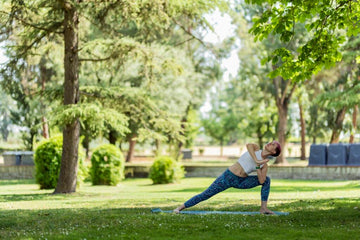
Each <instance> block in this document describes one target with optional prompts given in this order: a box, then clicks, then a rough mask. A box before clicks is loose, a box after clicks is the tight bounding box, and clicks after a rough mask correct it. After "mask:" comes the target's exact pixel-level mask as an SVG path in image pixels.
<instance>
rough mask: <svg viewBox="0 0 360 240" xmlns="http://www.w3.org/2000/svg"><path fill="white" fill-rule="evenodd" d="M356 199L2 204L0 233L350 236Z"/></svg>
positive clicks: (358, 213)
mask: <svg viewBox="0 0 360 240" xmlns="http://www.w3.org/2000/svg"><path fill="white" fill-rule="evenodd" d="M204 203H205V202H204ZM359 204H360V200H359V199H354V198H352V199H326V200H310V201H302V200H299V201H296V202H291V203H284V204H279V205H278V206H277V207H276V210H277V211H287V212H290V214H289V215H287V216H264V215H254V216H244V215H231V214H224V215H219V214H211V215H205V216H204V215H183V214H180V215H177V214H172V213H159V214H156V213H151V208H152V207H140V206H135V207H129V208H123V207H122V208H116V207H115V208H101V207H94V208H60V209H46V210H40V209H34V210H0V229H1V230H2V237H4V239H11V238H12V237H15V238H16V239H26V238H33V239H38V238H41V239H43V238H44V237H46V238H48V239H82V238H89V239H96V238H99V239H154V236H155V237H156V239H235V238H234V236H240V235H238V234H241V236H242V237H244V238H246V237H250V238H249V239H257V238H261V236H262V237H263V234H264V232H266V236H267V238H266V239H354V238H353V237H354V236H359V235H358V234H359V233H360V229H359V228H358V223H359V221H360V211H359V209H358V208H356V207H359ZM153 207H154V208H155V207H157V206H153ZM258 207H259V206H257V205H254V204H253V205H242V204H236V202H234V201H233V202H232V203H231V204H226V203H225V204H221V205H217V203H216V202H215V203H211V204H202V205H201V206H200V205H198V206H196V207H193V208H190V209H191V210H210V211H212V210H221V211H257V210H258ZM168 208H170V206H167V207H164V210H168ZM190 209H189V210H190ZM219 226H220V227H219ZM259 227H260V228H261V231H259ZM244 229H246V230H244ZM321 231H322V233H321ZM324 233H326V235H324ZM14 234H18V235H14ZM179 234H181V235H179ZM199 234H201V238H198V237H199V236H200V235H199ZM247 234H248V235H247ZM354 234H355V235H354ZM179 236H181V238H179Z"/></svg>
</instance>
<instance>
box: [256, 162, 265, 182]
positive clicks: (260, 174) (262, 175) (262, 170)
mask: <svg viewBox="0 0 360 240" xmlns="http://www.w3.org/2000/svg"><path fill="white" fill-rule="evenodd" d="M256 170H257V171H256V173H257V175H258V179H259V183H260V184H263V183H264V182H265V180H266V174H267V171H268V165H267V163H264V165H263V167H262V168H260V169H256Z"/></svg>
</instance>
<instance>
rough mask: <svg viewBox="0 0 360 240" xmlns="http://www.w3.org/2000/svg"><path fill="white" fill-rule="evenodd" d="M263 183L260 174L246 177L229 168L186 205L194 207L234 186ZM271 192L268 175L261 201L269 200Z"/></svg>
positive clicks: (252, 185)
mask: <svg viewBox="0 0 360 240" xmlns="http://www.w3.org/2000/svg"><path fill="white" fill-rule="evenodd" d="M259 185H261V184H260V183H259V180H258V176H248V177H245V178H242V177H238V176H236V175H235V174H233V173H232V172H231V171H230V170H229V169H227V170H226V171H225V172H224V173H223V174H221V175H220V176H219V177H218V178H217V179H216V180H215V181H214V182H213V183H212V184H211V185H210V187H208V189H206V190H205V191H204V192H202V193H200V194H198V195H196V196H194V197H192V198H190V199H189V200H187V201H186V202H185V203H184V205H185V207H186V208H189V207H192V206H194V205H196V204H198V203H199V202H202V201H205V200H207V199H209V198H211V197H212V196H214V195H215V194H218V193H219V192H222V191H225V190H226V189H228V188H230V187H233V188H238V189H249V188H254V187H256V186H259ZM269 193H270V178H269V177H266V181H265V182H264V183H263V184H262V187H261V201H267V200H268V198H269Z"/></svg>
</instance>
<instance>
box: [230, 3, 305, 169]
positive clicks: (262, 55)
mask: <svg viewBox="0 0 360 240" xmlns="http://www.w3.org/2000/svg"><path fill="white" fill-rule="evenodd" d="M235 10H236V12H237V15H238V16H236V15H235V19H236V20H237V22H238V28H239V30H238V36H239V37H240V39H241V40H242V42H241V44H242V45H243V46H242V48H241V49H240V51H239V58H240V61H241V68H244V70H240V73H241V71H243V73H241V74H245V79H250V78H251V76H250V75H252V74H254V75H255V77H253V78H255V79H256V81H254V82H252V84H255V85H256V84H257V86H258V87H259V88H260V89H261V90H258V91H257V92H256V94H259V93H258V92H260V91H261V92H266V93H264V94H263V96H262V97H264V98H265V99H267V95H268V94H270V95H271V96H272V97H273V99H274V104H275V106H276V109H277V112H278V113H277V114H278V119H277V120H278V122H277V139H278V140H279V142H280V144H281V145H282V146H283V147H284V148H286V139H287V136H288V134H289V132H290V131H289V129H288V128H289V126H288V117H289V114H288V113H289V106H290V102H291V99H292V97H293V94H294V91H295V90H296V88H297V85H298V83H296V82H294V81H292V79H290V78H289V77H288V76H285V75H284V76H279V75H277V74H275V73H276V71H277V69H278V68H280V67H281V65H282V59H277V58H274V59H273V61H272V62H269V63H268V62H266V61H264V59H268V58H269V57H270V56H271V53H272V52H273V51H274V50H276V49H279V48H280V49H282V51H286V52H289V53H295V52H296V49H297V47H298V46H299V45H300V44H302V43H303V42H304V41H306V39H307V35H304V34H303V32H304V25H301V24H299V25H297V26H296V28H295V29H293V30H294V41H292V42H290V43H289V44H284V43H282V42H281V39H280V38H279V36H277V35H275V34H268V35H266V37H264V38H262V39H261V41H258V42H256V43H253V40H254V39H253V37H252V36H250V35H249V34H248V32H246V31H244V30H243V29H244V28H245V29H249V28H250V27H251V26H253V23H252V22H251V21H250V19H253V18H255V17H256V16H262V14H263V13H264V12H266V8H265V7H262V6H251V5H247V4H242V3H241V4H239V5H237V6H236V9H235ZM236 17H238V18H236ZM241 18H243V19H242V20H241ZM252 28H254V26H253V27H252ZM252 28H250V30H251V29H252ZM255 40H256V37H255ZM249 52H251V53H250V54H249ZM250 55H252V56H250ZM260 63H262V66H261V64H260ZM249 69H250V70H249ZM260 99H261V97H260ZM265 101H266V100H265ZM253 102H254V103H255V102H259V100H255V101H253ZM272 124H276V123H272ZM275 163H276V164H287V161H286V158H285V154H281V155H280V156H278V157H277V158H276V161H275Z"/></svg>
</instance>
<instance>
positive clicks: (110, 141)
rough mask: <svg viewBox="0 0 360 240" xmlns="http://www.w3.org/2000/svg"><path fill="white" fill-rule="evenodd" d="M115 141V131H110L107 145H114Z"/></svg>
mask: <svg viewBox="0 0 360 240" xmlns="http://www.w3.org/2000/svg"><path fill="white" fill-rule="evenodd" d="M116 141H117V136H116V131H112V130H110V132H109V143H110V144H113V145H115V144H116Z"/></svg>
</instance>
